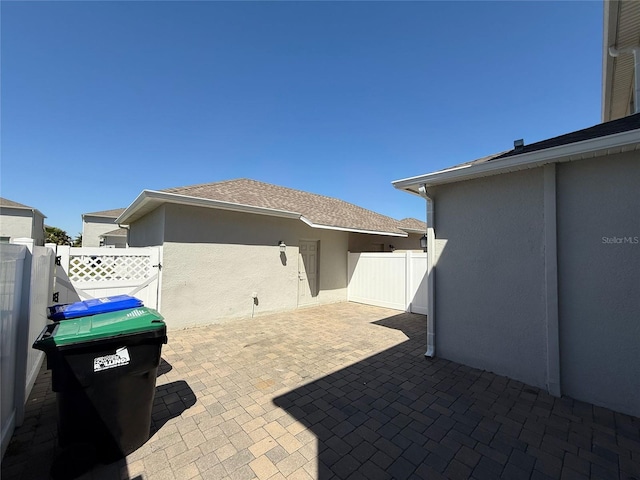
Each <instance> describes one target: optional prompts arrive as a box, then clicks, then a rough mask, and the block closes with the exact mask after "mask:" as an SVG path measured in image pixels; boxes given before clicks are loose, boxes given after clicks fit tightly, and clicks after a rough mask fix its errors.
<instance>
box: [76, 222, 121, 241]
mask: <svg viewBox="0 0 640 480" xmlns="http://www.w3.org/2000/svg"><path fill="white" fill-rule="evenodd" d="M114 220H115V219H113V218H104V217H92V216H89V215H86V216H85V217H84V218H83V219H82V246H83V247H99V246H100V235H102V234H103V233H107V232H110V231H112V230H115V229H116V228H118V225H117V224H116V223H115V221H114Z"/></svg>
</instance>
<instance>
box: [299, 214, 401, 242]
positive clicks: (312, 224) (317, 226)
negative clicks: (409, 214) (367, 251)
mask: <svg viewBox="0 0 640 480" xmlns="http://www.w3.org/2000/svg"><path fill="white" fill-rule="evenodd" d="M300 220H302V221H303V222H304V223H306V224H307V225H309V226H310V227H311V228H318V229H321V230H338V231H339V232H353V233H368V234H369V235H387V236H389V237H408V236H409V235H407V234H404V235H403V234H402V233H393V232H378V231H375V230H360V229H357V228H346V227H334V226H331V225H322V224H318V223H313V222H312V221H311V220H309V219H308V218H305V217H304V216H302V215H301V216H300Z"/></svg>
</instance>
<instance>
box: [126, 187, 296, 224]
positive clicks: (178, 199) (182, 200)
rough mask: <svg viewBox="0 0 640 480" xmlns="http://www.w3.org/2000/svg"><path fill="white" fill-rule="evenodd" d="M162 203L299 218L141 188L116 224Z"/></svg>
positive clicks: (250, 206) (261, 208) (294, 213)
mask: <svg viewBox="0 0 640 480" xmlns="http://www.w3.org/2000/svg"><path fill="white" fill-rule="evenodd" d="M162 203H173V204H178V205H189V206H194V207H205V208H215V209H219V210H230V211H234V212H243V213H255V214H257V215H269V216H272V217H283V218H296V219H297V218H300V214H299V213H296V212H289V211H286V210H277V209H274V208H265V207H254V206H252V205H243V204H240V203H232V202H224V201H221V200H210V199H207V198H200V197H190V196H188V195H179V194H176V193H168V192H158V191H156V190H143V191H142V193H141V194H140V195H138V197H137V198H136V199H135V200H134V201H133V203H132V204H131V205H129V206H128V207H127V209H126V210H125V211H124V212H123V213H122V215H120V216H119V217H118V218H117V219H116V223H117V224H121V223H124V224H126V222H127V221H129V220H131V219H132V218H133V219H134V220H135V219H137V218H135V217H134V215H135V214H136V213H137V212H139V211H140V210H141V209H142V208H143V207H144V206H145V205H152V204H156V205H160V204H162Z"/></svg>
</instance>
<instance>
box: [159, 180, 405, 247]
mask: <svg viewBox="0 0 640 480" xmlns="http://www.w3.org/2000/svg"><path fill="white" fill-rule="evenodd" d="M162 192H166V193H171V194H175V195H184V196H187V197H195V198H202V199H207V200H215V201H220V202H228V203H232V204H237V205H246V206H250V207H258V208H265V209H273V210H281V211H287V212H292V213H297V214H300V215H301V217H303V218H302V219H303V221H304V220H306V221H307V223H310V224H312V226H316V227H319V228H322V227H334V228H338V229H345V230H362V231H371V232H384V233H392V234H395V235H402V236H404V235H406V233H405V231H403V230H402V229H401V225H400V222H399V221H398V220H395V219H393V218H391V217H387V216H385V215H381V214H379V213H376V212H373V211H371V210H367V209H366V208H362V207H358V206H357V205H354V204H352V203H348V202H345V201H343V200H339V199H337V198H332V197H327V196H324V195H318V194H315V193H308V192H304V191H301V190H294V189H292V188H286V187H280V186H278V185H272V184H269V183H263V182H258V181H256V180H250V179H247V178H241V179H237V180H227V181H223V182H216V183H205V184H201V185H192V186H188V187H177V188H169V189H166V190H162Z"/></svg>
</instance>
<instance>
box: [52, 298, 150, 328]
mask: <svg viewBox="0 0 640 480" xmlns="http://www.w3.org/2000/svg"><path fill="white" fill-rule="evenodd" d="M142 306H143V305H142V300H140V299H138V298H136V297H132V296H130V295H113V296H111V297H103V298H92V299H90V300H85V301H83V302H76V303H69V304H65V305H54V306H53V307H49V319H50V320H53V321H54V322H57V321H60V320H69V319H72V318H80V317H87V316H89V315H98V314H100V313H109V312H116V311H118V310H125V309H127V308H138V307H142Z"/></svg>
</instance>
